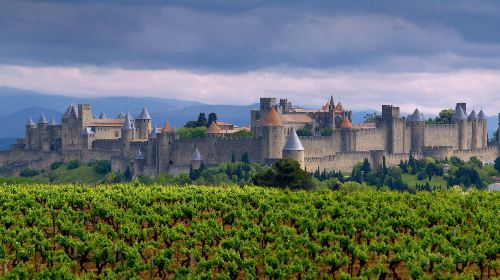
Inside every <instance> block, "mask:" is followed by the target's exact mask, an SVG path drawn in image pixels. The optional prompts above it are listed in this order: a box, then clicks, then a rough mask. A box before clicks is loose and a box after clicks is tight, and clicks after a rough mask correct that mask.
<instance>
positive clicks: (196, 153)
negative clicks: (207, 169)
mask: <svg viewBox="0 0 500 280" xmlns="http://www.w3.org/2000/svg"><path fill="white" fill-rule="evenodd" d="M191 160H195V161H200V160H201V154H200V150H198V147H194V151H193V155H192V156H191Z"/></svg>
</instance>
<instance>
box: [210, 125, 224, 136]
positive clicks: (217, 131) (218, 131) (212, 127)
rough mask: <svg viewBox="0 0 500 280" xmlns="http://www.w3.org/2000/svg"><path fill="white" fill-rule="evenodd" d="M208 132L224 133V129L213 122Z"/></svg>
mask: <svg viewBox="0 0 500 280" xmlns="http://www.w3.org/2000/svg"><path fill="white" fill-rule="evenodd" d="M207 133H208V134H221V133H223V131H222V129H220V127H219V126H218V125H217V124H216V123H215V122H212V123H211V124H210V126H209V127H208V130H207Z"/></svg>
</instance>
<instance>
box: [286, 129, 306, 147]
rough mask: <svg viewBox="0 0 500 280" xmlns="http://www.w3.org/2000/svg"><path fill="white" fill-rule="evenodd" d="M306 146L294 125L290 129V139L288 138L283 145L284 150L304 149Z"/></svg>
mask: <svg viewBox="0 0 500 280" xmlns="http://www.w3.org/2000/svg"><path fill="white" fill-rule="evenodd" d="M303 150H304V146H302V143H301V142H300V139H299V137H298V136H297V133H296V132H295V129H293V127H292V128H291V129H290V132H289V133H288V139H287V140H286V143H285V146H284V147H283V151H303Z"/></svg>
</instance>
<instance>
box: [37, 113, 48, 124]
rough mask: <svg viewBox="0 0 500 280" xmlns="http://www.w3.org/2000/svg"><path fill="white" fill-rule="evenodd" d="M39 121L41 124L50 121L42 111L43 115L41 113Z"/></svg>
mask: <svg viewBox="0 0 500 280" xmlns="http://www.w3.org/2000/svg"><path fill="white" fill-rule="evenodd" d="M38 123H39V124H48V123H49V122H48V121H47V118H45V115H44V114H43V113H42V115H40V118H39V119H38Z"/></svg>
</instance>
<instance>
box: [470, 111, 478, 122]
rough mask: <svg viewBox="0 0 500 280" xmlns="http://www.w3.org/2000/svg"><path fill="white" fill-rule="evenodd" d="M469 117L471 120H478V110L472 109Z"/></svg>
mask: <svg viewBox="0 0 500 280" xmlns="http://www.w3.org/2000/svg"><path fill="white" fill-rule="evenodd" d="M468 119H469V120H477V115H476V111H475V110H474V109H472V112H470V115H469V117H468Z"/></svg>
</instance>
